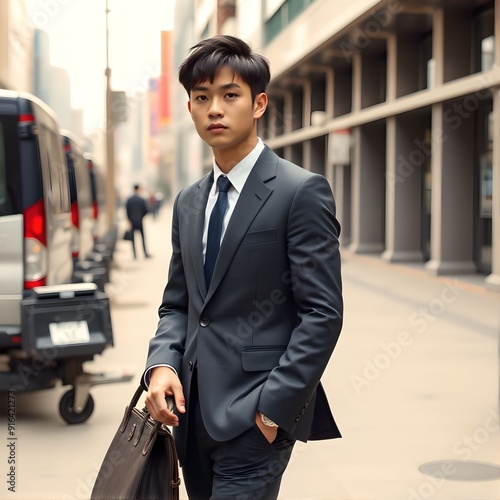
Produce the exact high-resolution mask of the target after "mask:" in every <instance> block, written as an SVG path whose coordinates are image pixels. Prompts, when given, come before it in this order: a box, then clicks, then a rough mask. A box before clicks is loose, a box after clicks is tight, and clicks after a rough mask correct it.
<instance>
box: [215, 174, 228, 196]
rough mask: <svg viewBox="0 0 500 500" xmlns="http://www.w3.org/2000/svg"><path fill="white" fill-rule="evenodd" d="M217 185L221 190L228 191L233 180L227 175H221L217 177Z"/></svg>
mask: <svg viewBox="0 0 500 500" xmlns="http://www.w3.org/2000/svg"><path fill="white" fill-rule="evenodd" d="M217 187H218V188H219V191H222V192H223V193H227V192H228V191H229V188H230V187H231V181H230V180H229V179H228V178H227V177H226V176H225V175H221V176H220V177H219V178H218V179H217Z"/></svg>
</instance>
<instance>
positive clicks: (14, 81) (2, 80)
mask: <svg viewBox="0 0 500 500" xmlns="http://www.w3.org/2000/svg"><path fill="white" fill-rule="evenodd" d="M32 61H33V27H32V26H31V24H30V22H29V21H28V17H27V13H26V7H25V5H24V2H23V1H21V0H2V1H0V88H3V89H9V90H22V91H24V92H32V91H33V69H32V68H33V64H32Z"/></svg>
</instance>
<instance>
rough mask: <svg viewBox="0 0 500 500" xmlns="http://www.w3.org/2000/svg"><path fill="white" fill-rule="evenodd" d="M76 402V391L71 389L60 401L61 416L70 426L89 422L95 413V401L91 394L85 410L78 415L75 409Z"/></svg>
mask: <svg viewBox="0 0 500 500" xmlns="http://www.w3.org/2000/svg"><path fill="white" fill-rule="evenodd" d="M74 402H75V391H74V389H71V390H69V391H67V392H65V393H64V394H63V395H62V397H61V400H60V401H59V414H60V415H61V417H62V418H63V419H64V420H66V422H68V424H81V423H83V422H85V420H87V419H88V418H89V417H90V415H92V412H93V411H94V400H93V398H92V395H90V394H89V397H88V399H87V402H86V403H85V408H83V410H82V412H81V413H76V412H75V411H74V409H73V404H74Z"/></svg>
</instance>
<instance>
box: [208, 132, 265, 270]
mask: <svg viewBox="0 0 500 500" xmlns="http://www.w3.org/2000/svg"><path fill="white" fill-rule="evenodd" d="M263 149H264V143H263V142H262V140H261V139H260V137H259V140H258V142H257V145H256V146H255V147H254V148H253V149H252V151H250V153H248V154H247V155H246V156H245V158H243V160H241V161H240V162H239V163H237V164H236V165H235V166H234V167H233V168H232V169H231V170H230V172H229V173H228V174H227V175H226V177H227V178H228V179H229V182H230V183H231V186H230V188H229V191H228V192H227V210H226V214H225V215H224V220H223V222H222V232H221V242H222V240H223V238H224V234H225V232H226V228H227V225H228V223H229V219H230V218H231V216H232V215H233V211H234V207H235V206H236V202H237V201H238V198H239V197H240V193H241V190H242V189H243V186H244V185H245V182H246V181H247V179H248V176H249V175H250V172H251V171H252V168H253V166H254V165H255V162H256V161H257V159H258V158H259V156H260V154H261V153H262V150H263ZM213 172H214V183H213V184H212V188H211V189H210V193H209V195H208V201H207V206H206V208H205V223H204V225H203V238H202V244H203V262H205V254H206V251H207V239H208V223H209V221H210V215H211V214H212V210H213V209H214V206H215V203H216V202H217V197H218V196H219V190H218V189H217V179H218V178H219V177H220V176H221V175H225V174H224V172H222V170H221V169H220V168H219V166H218V165H217V162H216V161H215V158H214V161H213Z"/></svg>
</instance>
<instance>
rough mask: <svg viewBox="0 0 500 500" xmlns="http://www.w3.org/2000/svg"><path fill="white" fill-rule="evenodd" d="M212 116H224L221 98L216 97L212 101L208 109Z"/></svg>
mask: <svg viewBox="0 0 500 500" xmlns="http://www.w3.org/2000/svg"><path fill="white" fill-rule="evenodd" d="M208 113H209V114H210V116H223V115H224V111H223V108H222V102H221V100H220V99H217V98H214V99H212V100H211V101H210V109H209V110H208Z"/></svg>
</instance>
